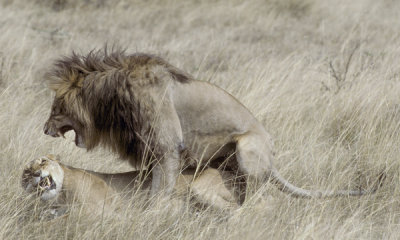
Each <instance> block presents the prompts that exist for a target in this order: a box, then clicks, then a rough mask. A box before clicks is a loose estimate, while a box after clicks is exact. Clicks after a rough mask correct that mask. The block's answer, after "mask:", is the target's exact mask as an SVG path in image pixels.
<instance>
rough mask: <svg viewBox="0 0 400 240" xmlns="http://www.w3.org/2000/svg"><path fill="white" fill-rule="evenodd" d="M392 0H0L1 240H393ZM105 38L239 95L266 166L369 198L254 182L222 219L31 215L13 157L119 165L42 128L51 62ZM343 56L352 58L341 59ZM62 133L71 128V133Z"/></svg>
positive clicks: (396, 141)
mask: <svg viewBox="0 0 400 240" xmlns="http://www.w3.org/2000/svg"><path fill="white" fill-rule="evenodd" d="M399 7H400V4H399V3H397V2H396V1H389V0H385V1H372V0H369V1H368V0H365V1H364V0H355V1H346V0H340V1H335V3H333V2H332V1H327V0H325V1H323V0H321V1H316V0H309V1H300V0H299V1H296V0H281V1H278V0H263V1H262V0H255V1H246V2H245V3H242V2H241V1H237V0H234V1H217V2H215V1H211V0H209V1H207V0H206V1H190V2H189V1H176V0H167V1H151V3H149V2H147V1H133V0H132V1H117V0H115V1H100V0H98V1H95V0H92V1H77V0H64V1H51V0H36V1H23V0H16V1H2V3H0V32H1V35H0V46H1V47H0V109H1V110H2V114H0V122H1V123H2V124H1V125H0V160H1V161H0V181H1V182H2V183H3V184H1V186H0V193H1V194H0V216H1V217H0V239H44V238H51V239H56V238H57V239H58V238H66V239H102V238H105V239H176V238H179V239H291V238H295V239H306V238H307V239H309V238H315V239H321V238H324V239H359V238H362V239H371V238H372V239H382V238H384V239H398V236H399V234H400V230H399V228H398V226H399V224H400V204H399V195H400V189H399V187H400V183H399V181H398V180H399V178H400V175H399V167H400V165H399V163H398V162H399V161H398V156H400V147H399V146H400V135H399V134H400V128H399V127H400V105H399V103H400V98H399V92H400V62H399V59H400V48H399V41H400V32H399V31H398V29H399V27H400V23H399V21H398V11H397V9H399ZM105 42H108V43H112V44H113V43H117V44H119V45H122V46H126V47H127V48H128V49H129V50H130V51H142V52H151V53H156V54H158V55H161V56H163V57H165V58H167V59H168V60H169V61H170V62H172V63H173V64H174V65H176V66H178V67H180V68H182V69H185V70H186V71H188V72H190V73H191V74H193V75H194V76H195V77H197V78H199V79H203V80H206V81H210V82H212V83H215V84H217V85H219V86H221V87H223V88H224V89H226V90H227V91H229V92H231V93H232V94H233V95H234V96H236V97H237V98H238V99H240V100H241V101H242V102H243V103H244V104H245V105H246V106H247V107H248V108H249V109H250V110H251V111H252V112H253V113H254V114H255V115H256V117H257V118H258V119H259V120H260V121H261V122H262V123H263V124H264V126H265V127H266V129H267V130H268V131H269V132H270V133H271V135H272V136H273V137H274V139H275V144H276V151H277V159H276V160H275V165H276V166H277V168H278V169H279V170H280V172H281V173H282V175H284V176H285V177H286V178H288V179H290V180H291V181H292V182H294V183H296V184H297V185H299V186H302V187H306V188H310V189H315V188H323V189H340V188H358V187H367V186H368V185H370V184H371V181H372V180H373V178H374V177H375V176H376V174H377V173H378V172H379V171H380V170H382V169H385V170H386V171H387V181H386V184H385V186H384V187H383V188H382V189H381V190H379V191H378V193H377V194H376V195H373V196H366V197H362V198H341V199H330V200H304V199H293V198H290V197H288V196H286V195H285V194H282V193H280V192H279V191H277V190H276V189H275V188H274V187H273V186H270V185H266V186H265V188H264V189H263V191H264V193H265V194H264V195H267V194H268V195H269V197H266V196H264V197H263V199H264V200H262V201H261V202H257V203H249V204H247V205H246V206H244V207H243V208H242V209H241V210H240V211H236V212H232V213H230V214H227V215H226V214H221V213H216V212H213V211H204V212H197V213H196V212H193V211H192V210H191V209H190V208H183V209H177V208H176V207H171V206H169V205H170V204H168V203H166V204H165V205H166V207H158V208H152V209H142V207H141V206H142V204H140V202H141V201H140V200H141V199H140V198H138V199H136V200H135V201H133V202H132V206H129V207H127V208H128V210H126V211H125V215H124V216H123V217H122V219H112V218H110V219H108V218H103V219H96V220H93V219H86V218H85V217H84V216H81V215H80V214H79V209H72V210H71V211H72V214H71V217H70V218H69V219H67V220H66V222H64V223H63V224H53V225H51V224H48V223H46V222H43V221H39V220H38V219H37V216H38V215H39V214H40V207H38V205H37V203H36V202H35V201H33V200H31V199H27V198H26V195H25V194H24V193H23V192H22V189H21V187H20V184H19V183H20V175H21V172H22V166H23V164H24V163H26V162H27V161H29V160H32V159H33V158H35V157H37V156H40V155H43V154H46V153H50V152H51V153H57V154H60V155H61V157H62V158H63V159H64V161H65V162H67V163H68V164H72V165H74V166H77V167H84V168H88V169H92V170H103V171H105V170H107V171H109V170H110V168H108V167H107V164H108V163H113V164H116V163H118V164H119V165H115V167H114V169H113V170H115V171H119V170H126V169H127V168H128V166H127V165H126V164H124V163H121V162H119V161H117V160H116V156H113V155H111V154H110V153H107V152H105V151H102V150H99V151H97V152H90V153H86V152H84V151H82V150H79V149H78V148H76V147H75V146H74V144H73V143H72V140H70V141H65V140H63V139H52V138H50V137H47V136H45V135H44V134H43V133H42V127H43V124H44V121H45V120H46V118H47V116H48V114H49V107H50V104H51V99H52V96H51V92H50V91H49V90H47V89H46V84H45V82H44V81H43V79H42V74H43V71H44V70H45V69H46V67H47V66H49V64H50V63H51V61H52V60H54V58H56V57H58V56H60V55H62V54H67V53H70V52H71V50H72V49H74V50H77V51H83V52H86V51H88V50H90V49H93V48H99V47H102V46H103V45H104V44H105ZM349 59H350V60H349ZM70 137H71V136H70Z"/></svg>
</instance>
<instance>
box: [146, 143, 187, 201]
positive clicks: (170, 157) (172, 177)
mask: <svg viewBox="0 0 400 240" xmlns="http://www.w3.org/2000/svg"><path fill="white" fill-rule="evenodd" d="M179 161H180V153H179V150H178V149H177V151H174V152H172V153H170V154H166V156H164V159H162V160H161V161H160V162H158V163H157V164H156V165H155V166H154V168H153V172H152V177H153V179H152V183H151V192H150V194H151V197H153V196H154V195H156V194H157V193H159V192H162V193H163V194H165V195H167V196H168V195H170V194H172V192H173V190H174V187H175V183H176V179H177V177H178V175H179V166H180V162H179Z"/></svg>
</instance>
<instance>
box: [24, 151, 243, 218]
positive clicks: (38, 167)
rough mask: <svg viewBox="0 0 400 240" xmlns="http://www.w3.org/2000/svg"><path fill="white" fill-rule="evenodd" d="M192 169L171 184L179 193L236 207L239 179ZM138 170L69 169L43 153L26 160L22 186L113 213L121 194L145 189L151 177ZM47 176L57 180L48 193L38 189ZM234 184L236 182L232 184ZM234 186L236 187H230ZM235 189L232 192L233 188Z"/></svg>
mask: <svg viewBox="0 0 400 240" xmlns="http://www.w3.org/2000/svg"><path fill="white" fill-rule="evenodd" d="M195 173H196V170H195V169H187V170H185V171H183V172H182V173H181V174H180V175H179V177H178V180H177V184H176V185H175V192H176V193H177V194H178V195H179V196H187V195H188V194H189V193H190V194H191V196H192V197H193V199H194V200H196V202H198V203H200V204H202V205H205V206H211V207H214V208H216V209H221V210H227V209H233V208H237V207H238V201H240V199H239V198H240V196H239V194H237V192H238V191H240V189H239V188H240V182H235V179H234V176H233V175H232V174H229V173H228V172H222V171H218V170H216V169H213V168H207V169H205V170H204V171H203V172H201V173H200V174H197V175H196V174H195ZM141 174H146V173H145V172H140V171H131V172H126V173H117V174H106V173H99V172H93V171H87V170H84V169H79V168H72V167H70V166H67V165H64V164H62V163H61V162H59V160H58V159H57V158H56V156H54V155H47V156H43V157H40V158H38V159H35V160H33V161H31V162H30V163H28V165H27V166H26V167H25V169H24V172H23V175H22V187H23V188H24V189H25V190H26V191H28V192H35V193H37V194H38V195H39V196H40V197H41V199H42V200H45V201H51V202H52V203H53V204H56V205H64V204H71V203H79V204H83V209H84V211H85V212H86V213H88V214H91V215H97V214H102V213H105V214H108V215H109V214H113V212H114V211H115V210H116V208H118V206H120V203H121V197H125V198H126V197H129V196H131V195H132V194H133V193H137V190H140V191H149V189H150V185H151V177H149V178H146V177H145V176H141ZM49 176H50V177H51V178H52V179H53V180H54V179H59V180H60V179H61V181H59V182H58V183H57V184H59V185H60V186H57V187H60V190H59V191H57V192H53V193H49V191H50V190H49V189H46V188H41V187H40V186H39V181H40V180H39V181H38V180H37V179H36V178H37V177H39V178H40V179H41V181H44V180H46V178H48V177H49ZM234 184H236V185H234ZM234 188H236V189H234ZM235 190H236V191H235Z"/></svg>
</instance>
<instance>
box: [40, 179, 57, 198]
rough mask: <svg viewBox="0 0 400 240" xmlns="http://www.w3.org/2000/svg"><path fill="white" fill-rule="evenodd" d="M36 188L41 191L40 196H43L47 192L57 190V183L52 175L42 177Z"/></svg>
mask: <svg viewBox="0 0 400 240" xmlns="http://www.w3.org/2000/svg"><path fill="white" fill-rule="evenodd" d="M36 187H37V189H38V190H39V194H41V193H43V192H45V191H49V190H53V189H56V183H55V182H54V180H53V178H52V177H51V176H50V175H49V176H47V177H42V176H41V177H40V180H39V183H38V184H37V186H36Z"/></svg>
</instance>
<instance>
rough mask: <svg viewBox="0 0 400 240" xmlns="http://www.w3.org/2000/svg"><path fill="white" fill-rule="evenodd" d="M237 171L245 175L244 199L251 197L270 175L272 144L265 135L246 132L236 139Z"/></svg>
mask: <svg viewBox="0 0 400 240" xmlns="http://www.w3.org/2000/svg"><path fill="white" fill-rule="evenodd" d="M236 140H237V142H236V159H237V162H238V165H239V171H240V172H241V173H243V174H245V175H247V189H246V199H247V198H248V197H249V196H251V195H253V194H254V193H255V192H256V191H257V189H258V188H259V187H260V185H261V184H263V183H264V182H265V181H266V180H267V179H268V177H269V176H270V175H271V173H272V169H273V167H272V161H271V160H272V158H273V152H272V149H271V148H272V142H271V140H270V138H269V136H268V135H267V134H265V135H264V134H259V133H254V132H248V133H246V134H243V135H240V136H238V137H236Z"/></svg>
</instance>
